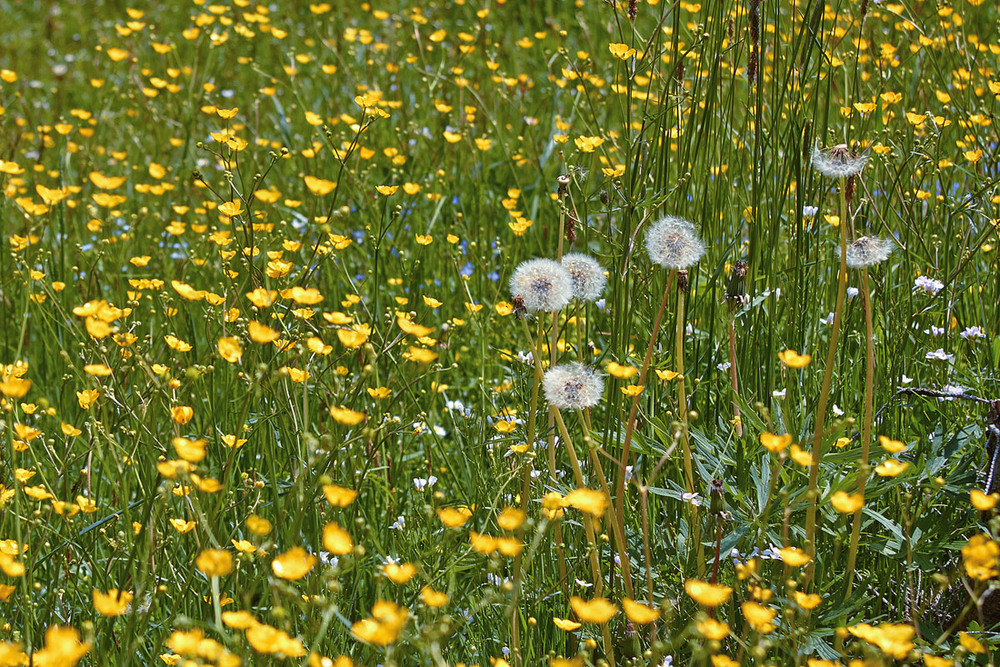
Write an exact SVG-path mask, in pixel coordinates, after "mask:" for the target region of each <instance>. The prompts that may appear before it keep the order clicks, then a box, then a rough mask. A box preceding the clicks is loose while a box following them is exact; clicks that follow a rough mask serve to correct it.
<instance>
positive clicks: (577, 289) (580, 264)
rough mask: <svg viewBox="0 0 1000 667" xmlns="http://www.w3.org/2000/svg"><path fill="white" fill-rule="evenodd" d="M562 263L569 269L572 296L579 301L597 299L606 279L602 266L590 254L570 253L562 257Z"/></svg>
mask: <svg viewBox="0 0 1000 667" xmlns="http://www.w3.org/2000/svg"><path fill="white" fill-rule="evenodd" d="M562 265H563V266H565V267H566V270H567V271H569V275H570V279H571V281H572V284H573V296H574V297H576V298H577V299H579V300H580V301H597V300H598V299H599V298H601V293H603V292H604V285H605V284H606V283H607V281H608V279H607V277H605V275H604V267H603V266H601V265H600V263H598V261H597V260H596V259H594V258H593V257H591V256H590V255H584V254H583V253H578V252H574V253H570V254H568V255H566V256H564V257H563V260H562Z"/></svg>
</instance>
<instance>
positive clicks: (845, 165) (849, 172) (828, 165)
mask: <svg viewBox="0 0 1000 667" xmlns="http://www.w3.org/2000/svg"><path fill="white" fill-rule="evenodd" d="M867 162H868V154H867V153H862V154H861V155H855V154H854V151H852V150H851V149H850V147H848V145H847V144H839V145H837V146H834V147H833V148H827V149H825V150H824V149H821V148H820V147H819V146H816V147H815V148H813V154H812V163H813V166H814V167H815V168H816V171H818V172H819V173H821V174H823V175H824V176H829V177H831V178H847V177H848V176H854V175H855V174H857V173H858V172H859V171H861V170H862V169H864V166H865V164H867Z"/></svg>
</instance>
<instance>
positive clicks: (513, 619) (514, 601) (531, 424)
mask: <svg viewBox="0 0 1000 667" xmlns="http://www.w3.org/2000/svg"><path fill="white" fill-rule="evenodd" d="M521 327H522V329H523V331H524V336H525V338H526V339H527V341H528V349H529V350H531V355H532V358H533V360H534V362H535V367H534V372H533V373H532V375H531V403H530V404H529V406H528V431H527V436H526V437H527V441H528V450H529V451H531V450H533V449H534V446H535V415H536V413H537V408H538V389H539V387H540V386H541V383H542V364H541V360H540V359H539V357H538V349H537V348H536V347H535V343H534V340H532V338H531V330H530V329H528V322H527V320H524V319H522V320H521ZM541 329H542V323H541V321H539V322H538V336H537V338H536V339H535V340H537V339H539V338H541V333H542V332H541ZM527 454H528V452H525V456H524V458H523V462H522V467H523V472H522V477H521V511H522V512H525V513H526V512H527V511H528V503H529V502H530V498H531V470H532V466H531V465H530V462H531V459H530V458H529V457H528V456H527ZM524 530H525V528H524V526H521V527H520V528H519V529H518V539H520V540H522V541H523V540H524ZM523 555H524V554H523V552H521V553H518V554H517V557H516V558H515V559H514V582H513V594H512V596H511V616H510V637H511V655H512V656H513V658H514V667H520V665H522V664H523V663H524V659H523V656H522V655H521V625H520V622H519V621H518V617H519V615H520V607H519V606H518V602H519V600H520V594H521V577H522V575H523V570H522V566H523Z"/></svg>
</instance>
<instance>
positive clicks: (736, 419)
mask: <svg viewBox="0 0 1000 667" xmlns="http://www.w3.org/2000/svg"><path fill="white" fill-rule="evenodd" d="M729 380H730V384H731V385H732V387H733V427H734V429H735V431H736V435H737V437H743V419H742V417H741V416H740V401H739V398H740V381H739V376H738V374H737V372H736V320H735V318H734V317H732V316H731V315H730V317H729Z"/></svg>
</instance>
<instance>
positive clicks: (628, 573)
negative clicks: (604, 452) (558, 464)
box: [576, 410, 635, 599]
mask: <svg viewBox="0 0 1000 667" xmlns="http://www.w3.org/2000/svg"><path fill="white" fill-rule="evenodd" d="M576 413H577V416H578V417H579V418H580V427H581V428H582V429H583V443H584V445H586V446H587V449H588V451H589V452H590V462H591V465H593V466H594V472H596V473H597V479H598V481H600V483H601V488H602V489H603V490H604V493H605V494H607V496H608V500H609V501H610V500H611V489H610V488H608V478H607V477H605V475H604V467H603V466H601V458H600V457H599V456H598V455H597V446H596V445H595V443H594V440H593V438H592V437H591V435H590V429H589V428H588V427H587V419H586V416H585V415H584V414H583V410H577V411H576ZM606 515H607V520H608V523H610V524H611V528H612V531H613V532H614V536H615V542H616V543H617V544H620V545H624V544H626V542H625V528H624V526H622V525H621V524H620V523H619V522H618V516H617V515H616V514H615V512H614V509H613V508H612V507H611V505H610V504H609V505H608V509H607V511H606ZM621 551H624V552H625V553H624V554H623V555H619V560H621V565H620V567H621V571H622V580H623V581H624V583H625V594H626V595H628V596H629V597H630V598H633V599H634V598H635V592H634V591H633V590H632V564H631V562H630V559H629V557H628V549H622V550H621Z"/></svg>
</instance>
